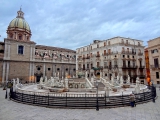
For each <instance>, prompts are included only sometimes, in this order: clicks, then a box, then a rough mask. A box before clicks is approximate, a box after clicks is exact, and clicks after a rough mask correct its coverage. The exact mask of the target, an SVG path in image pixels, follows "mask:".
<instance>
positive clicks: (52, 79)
mask: <svg viewBox="0 0 160 120" xmlns="http://www.w3.org/2000/svg"><path fill="white" fill-rule="evenodd" d="M51 86H54V78H53V77H51Z"/></svg>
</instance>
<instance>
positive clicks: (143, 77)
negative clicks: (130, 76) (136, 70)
mask: <svg viewBox="0 0 160 120" xmlns="http://www.w3.org/2000/svg"><path fill="white" fill-rule="evenodd" d="M137 77H139V78H140V79H145V77H146V76H145V75H137Z"/></svg>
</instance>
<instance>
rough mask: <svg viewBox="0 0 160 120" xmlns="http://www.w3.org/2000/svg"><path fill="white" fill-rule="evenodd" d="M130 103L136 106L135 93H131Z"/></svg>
mask: <svg viewBox="0 0 160 120" xmlns="http://www.w3.org/2000/svg"><path fill="white" fill-rule="evenodd" d="M130 105H131V107H134V106H135V96H134V94H130Z"/></svg>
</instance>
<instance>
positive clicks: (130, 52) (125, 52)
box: [121, 51, 136, 55]
mask: <svg viewBox="0 0 160 120" xmlns="http://www.w3.org/2000/svg"><path fill="white" fill-rule="evenodd" d="M121 54H127V55H135V54H136V52H133V51H122V52H121Z"/></svg>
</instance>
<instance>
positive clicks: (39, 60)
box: [0, 9, 76, 83]
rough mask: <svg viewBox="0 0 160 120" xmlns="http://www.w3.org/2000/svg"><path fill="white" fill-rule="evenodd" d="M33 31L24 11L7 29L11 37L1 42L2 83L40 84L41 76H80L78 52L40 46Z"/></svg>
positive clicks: (0, 70) (0, 71)
mask: <svg viewBox="0 0 160 120" xmlns="http://www.w3.org/2000/svg"><path fill="white" fill-rule="evenodd" d="M31 35H32V34H31V29H30V26H29V25H28V23H27V22H26V20H25V19H24V13H23V12H22V10H21V9H20V10H19V11H18V12H17V17H16V18H14V19H13V20H12V21H11V22H10V24H9V26H8V28H7V38H5V39H4V42H0V66H1V67H0V73H1V74H0V81H1V82H2V83H4V82H5V81H6V80H10V79H13V78H19V79H20V80H21V81H22V82H26V81H27V82H29V81H30V82H39V79H40V77H41V76H43V77H45V76H47V78H48V79H49V78H50V77H51V76H59V77H60V78H61V77H62V76H63V77H65V76H66V75H68V77H72V76H75V73H76V69H75V67H76V65H75V63H76V52H75V51H74V50H70V49H65V48H58V47H50V46H44V45H36V43H35V42H34V41H31Z"/></svg>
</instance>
